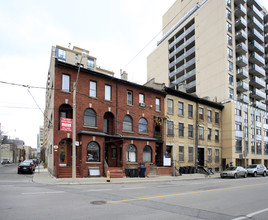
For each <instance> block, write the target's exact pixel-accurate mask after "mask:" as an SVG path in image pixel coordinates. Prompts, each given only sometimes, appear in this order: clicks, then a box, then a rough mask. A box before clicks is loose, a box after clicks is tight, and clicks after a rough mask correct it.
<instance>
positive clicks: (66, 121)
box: [60, 118, 73, 131]
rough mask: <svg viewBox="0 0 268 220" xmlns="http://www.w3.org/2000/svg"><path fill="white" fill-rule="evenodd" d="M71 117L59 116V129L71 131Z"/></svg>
mask: <svg viewBox="0 0 268 220" xmlns="http://www.w3.org/2000/svg"><path fill="white" fill-rule="evenodd" d="M72 125H73V119H71V118H60V130H61V131H72V128H73V126H72Z"/></svg>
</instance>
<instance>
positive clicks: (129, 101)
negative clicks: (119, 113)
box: [127, 90, 133, 105]
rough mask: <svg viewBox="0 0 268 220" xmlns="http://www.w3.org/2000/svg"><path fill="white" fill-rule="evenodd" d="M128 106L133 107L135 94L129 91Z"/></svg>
mask: <svg viewBox="0 0 268 220" xmlns="http://www.w3.org/2000/svg"><path fill="white" fill-rule="evenodd" d="M127 104H128V105H133V93H132V91H130V90H128V91H127Z"/></svg>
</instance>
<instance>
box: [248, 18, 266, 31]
mask: <svg viewBox="0 0 268 220" xmlns="http://www.w3.org/2000/svg"><path fill="white" fill-rule="evenodd" d="M248 27H249V28H250V29H254V28H255V29H256V30H257V31H259V32H260V33H262V32H263V31H264V26H263V24H262V23H261V22H259V21H258V19H257V18H255V17H252V18H248Z"/></svg>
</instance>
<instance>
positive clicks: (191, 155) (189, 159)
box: [188, 147, 194, 162]
mask: <svg viewBox="0 0 268 220" xmlns="http://www.w3.org/2000/svg"><path fill="white" fill-rule="evenodd" d="M193 153H194V148H193V147H188V161H189V162H193V161H194V155H193Z"/></svg>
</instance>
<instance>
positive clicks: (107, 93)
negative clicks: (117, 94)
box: [105, 85, 112, 101]
mask: <svg viewBox="0 0 268 220" xmlns="http://www.w3.org/2000/svg"><path fill="white" fill-rule="evenodd" d="M105 100H108V101H111V100H112V87H111V86H110V85H105Z"/></svg>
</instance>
